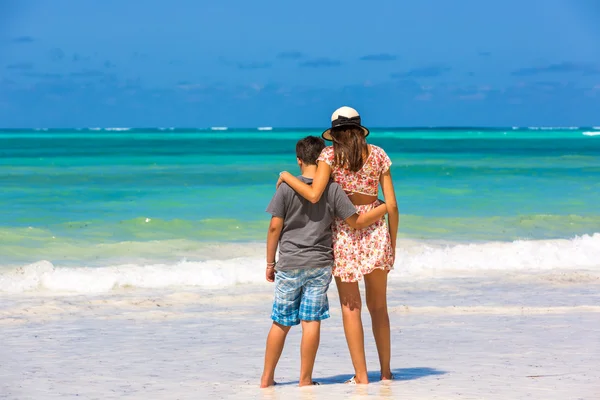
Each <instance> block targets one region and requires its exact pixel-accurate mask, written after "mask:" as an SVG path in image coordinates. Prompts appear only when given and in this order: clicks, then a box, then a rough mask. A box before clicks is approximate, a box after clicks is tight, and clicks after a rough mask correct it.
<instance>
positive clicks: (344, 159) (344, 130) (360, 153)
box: [330, 127, 369, 172]
mask: <svg viewBox="0 0 600 400" xmlns="http://www.w3.org/2000/svg"><path fill="white" fill-rule="evenodd" d="M330 133H331V139H333V154H334V157H335V158H334V160H335V161H334V162H335V165H336V166H337V167H341V168H346V169H348V170H349V171H351V172H358V171H360V169H361V168H362V166H363V163H364V160H365V157H366V156H367V155H368V154H369V148H368V147H367V141H366V140H365V134H364V132H363V130H362V129H360V128H354V127H339V128H333V129H332V130H331V131H330Z"/></svg>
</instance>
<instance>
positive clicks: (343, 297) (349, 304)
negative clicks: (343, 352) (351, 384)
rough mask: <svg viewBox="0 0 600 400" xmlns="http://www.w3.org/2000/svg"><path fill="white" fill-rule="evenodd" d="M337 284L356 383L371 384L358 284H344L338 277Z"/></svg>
mask: <svg viewBox="0 0 600 400" xmlns="http://www.w3.org/2000/svg"><path fill="white" fill-rule="evenodd" d="M335 283H336V286H337V289H338V293H339V295H340V304H341V305H342V320H343V321H344V333H345V334H346V342H347V343H348V350H350V357H351V358H352V365H354V374H355V379H356V383H369V377H368V376H367V361H366V358H365V334H364V331H363V326H362V319H361V317H360V311H361V308H362V302H361V299H360V291H359V288H358V282H342V281H341V280H340V279H339V278H337V277H336V278H335Z"/></svg>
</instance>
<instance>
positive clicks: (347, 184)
mask: <svg viewBox="0 0 600 400" xmlns="http://www.w3.org/2000/svg"><path fill="white" fill-rule="evenodd" d="M369 147H370V150H371V151H370V154H369V156H368V158H367V159H366V160H365V162H364V165H363V167H362V168H361V170H360V171H358V172H351V171H349V170H347V169H345V168H340V167H336V166H335V165H334V164H335V162H334V160H335V157H334V152H333V147H331V146H329V147H326V148H325V149H323V151H322V152H321V155H320V156H319V158H318V161H323V162H325V163H327V164H328V165H329V166H331V169H332V177H333V180H334V181H335V182H337V183H338V184H339V185H340V186H341V187H342V189H343V190H344V191H345V192H346V193H348V194H349V195H350V196H351V195H352V194H353V193H362V194H366V195H369V196H377V194H378V188H379V180H380V178H381V174H383V173H384V172H386V171H387V170H389V168H390V166H391V165H392V162H391V160H390V158H389V157H388V155H387V154H386V153H385V151H384V150H383V149H382V148H380V147H377V146H373V145H370V146H369ZM380 204H381V202H380V201H379V200H376V201H375V202H373V203H371V204H366V205H357V206H356V208H357V210H358V212H359V214H363V213H365V212H367V211H369V210H372V209H373V208H375V207H377V206H378V205H380ZM332 229H333V256H334V260H335V263H334V268H333V276H335V277H338V278H340V279H341V281H342V282H357V281H360V280H361V279H362V277H363V276H364V275H367V274H369V273H371V272H373V271H374V270H375V269H383V270H388V271H389V270H391V269H393V268H394V254H393V250H392V244H391V239H390V233H389V229H388V226H387V224H386V222H385V218H381V219H380V220H379V221H377V222H376V223H374V224H373V225H371V226H369V227H367V228H364V229H353V228H351V227H350V226H349V225H348V224H347V223H346V222H345V221H344V220H342V219H339V218H338V219H336V220H335V222H334V223H333V227H332Z"/></svg>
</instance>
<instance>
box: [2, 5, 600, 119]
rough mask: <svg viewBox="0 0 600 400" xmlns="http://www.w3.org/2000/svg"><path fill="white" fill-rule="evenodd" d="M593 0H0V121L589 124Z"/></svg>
mask: <svg viewBox="0 0 600 400" xmlns="http://www.w3.org/2000/svg"><path fill="white" fill-rule="evenodd" d="M598 21H600V2H599V1H597V0H528V1H523V0H503V1H496V0H486V1H482V0H455V1H446V0H419V1H400V0H377V1H373V2H366V1H364V0H346V1H338V0H330V1H316V0H304V1H302V2H286V1H281V0H255V1H248V0H219V1H217V0H214V1H203V0H171V1H166V0H163V1H158V0H143V1H141V0H127V1H123V0H103V1H97V0H45V1H41V0H0V127H3V128H60V127H64V128H70V127H198V128H203V127H210V126H229V127H257V126H273V127H322V126H324V125H327V124H328V123H329V120H330V116H331V113H332V112H333V110H335V109H336V108H337V107H339V106H342V105H348V106H352V107H354V108H356V109H357V110H358V111H359V112H360V113H361V115H362V118H363V123H364V124H365V125H366V126H370V127H411V126H425V127H426V126H486V127H487V126H498V127H507V126H598V125H600V24H598V23H597V22H598Z"/></svg>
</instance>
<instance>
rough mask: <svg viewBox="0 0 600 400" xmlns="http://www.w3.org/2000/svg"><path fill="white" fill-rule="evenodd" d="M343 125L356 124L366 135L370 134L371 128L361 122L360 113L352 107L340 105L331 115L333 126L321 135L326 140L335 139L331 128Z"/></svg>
mask: <svg viewBox="0 0 600 400" xmlns="http://www.w3.org/2000/svg"><path fill="white" fill-rule="evenodd" d="M341 126H354V127H357V128H360V129H362V131H363V133H364V135H365V137H367V136H369V130H368V129H367V128H365V127H364V126H362V125H361V124H360V115H358V111H356V110H355V109H354V108H352V107H347V106H344V107H340V108H338V109H337V110H335V111H334V112H333V114H332V115H331V128H329V129H327V130H326V131H325V132H323V134H322V135H321V136H323V139H325V140H329V141H331V140H333V139H332V138H331V130H332V129H333V128H338V127H341Z"/></svg>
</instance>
